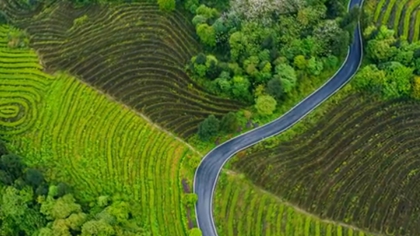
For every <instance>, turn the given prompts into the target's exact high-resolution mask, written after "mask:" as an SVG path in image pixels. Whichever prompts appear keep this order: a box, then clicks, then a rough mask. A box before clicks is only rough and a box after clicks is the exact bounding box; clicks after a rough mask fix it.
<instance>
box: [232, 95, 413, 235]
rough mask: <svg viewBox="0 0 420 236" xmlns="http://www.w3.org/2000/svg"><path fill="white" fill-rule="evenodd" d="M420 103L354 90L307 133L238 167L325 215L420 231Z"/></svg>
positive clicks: (365, 225) (401, 231) (397, 231)
mask: <svg viewBox="0 0 420 236" xmlns="http://www.w3.org/2000/svg"><path fill="white" fill-rule="evenodd" d="M419 108H420V104H419V102H415V101H411V102H408V101H390V102H373V101H372V98H368V99H361V98H360V97H357V96H351V97H349V98H347V99H346V100H345V101H343V102H341V103H340V105H339V106H337V107H336V108H334V109H332V110H331V111H330V112H329V113H328V114H330V115H328V116H327V117H325V118H324V119H323V120H322V121H321V122H319V123H318V124H316V126H315V127H313V128H312V129H311V130H309V131H308V132H306V133H305V134H304V135H301V136H300V137H299V138H296V139H295V140H293V141H291V142H283V143H280V145H275V146H274V147H273V144H270V141H267V142H265V143H264V144H263V145H262V146H261V145H260V149H259V150H257V149H255V148H254V150H251V151H249V152H248V153H247V154H246V155H244V156H242V157H238V158H237V159H236V162H235V163H234V165H233V166H234V168H235V169H236V170H238V171H240V172H242V173H245V175H246V176H247V178H249V179H250V180H251V181H252V182H254V183H255V184H257V185H258V186H261V187H262V188H263V189H265V190H267V191H269V192H271V193H273V194H275V195H277V196H279V197H281V198H282V199H285V200H286V201H288V202H291V203H293V204H296V205H297V206H299V207H301V208H302V209H304V210H306V211H308V212H313V213H314V214H316V215H319V216H320V217H322V218H328V219H331V220H335V221H340V222H345V223H348V224H352V225H355V226H356V227H359V228H362V229H365V230H368V231H370V232H377V233H382V234H387V235H389V234H392V235H419V234H420V214H419V213H420V212H419V209H420V206H419V202H420V201H419V200H420V196H419V193H420V191H419V185H418V184H417V183H418V181H419V178H420V173H419V171H418V170H419V168H420V163H419V160H420V159H419V156H418V150H417V147H418V145H417V140H418V137H420V136H419V134H420V133H418V121H419V119H418V110H419ZM261 147H264V149H265V150H262V149H261Z"/></svg>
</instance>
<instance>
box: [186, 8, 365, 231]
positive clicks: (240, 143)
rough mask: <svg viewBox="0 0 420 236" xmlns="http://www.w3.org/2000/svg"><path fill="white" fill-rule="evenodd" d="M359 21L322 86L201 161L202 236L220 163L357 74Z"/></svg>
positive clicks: (209, 223)
mask: <svg viewBox="0 0 420 236" xmlns="http://www.w3.org/2000/svg"><path fill="white" fill-rule="evenodd" d="M362 2H363V0H350V3H349V8H352V7H354V6H356V5H361V4H362ZM361 37H362V36H361V32H360V24H359V25H358V26H357V28H356V32H355V34H354V40H353V43H352V45H350V47H349V52H348V54H347V58H346V60H345V62H344V63H343V65H342V66H341V68H340V69H339V70H338V71H337V73H336V74H335V75H334V76H333V77H331V79H330V80H328V81H327V82H326V83H325V84H324V85H323V86H322V87H320V88H319V89H318V90H316V91H315V92H313V93H312V94H311V95H309V96H308V97H306V98H305V99H304V100H302V101H301V102H300V103H299V104H297V105H296V106H295V107H293V108H292V109H291V110H289V111H288V112H287V113H286V114H284V115H283V116H281V117H280V118H278V119H276V120H274V121H272V122H270V123H268V124H266V125H264V126H260V127H258V128H256V129H253V130H251V131H248V132H246V133H244V134H242V135H239V136H237V137H235V138H233V139H231V140H228V141H226V142H224V143H222V144H220V145H219V146H217V147H216V148H214V149H213V150H211V151H210V152H209V153H208V154H207V155H206V156H205V157H204V158H203V160H202V161H201V163H200V165H199V166H198V168H197V170H196V172H195V176H194V192H195V193H196V194H197V195H198V201H197V203H196V207H195V211H196V217H197V223H198V227H199V228H200V229H201V231H202V233H203V236H216V235H217V231H216V227H215V224H214V220H213V207H212V204H213V194H214V191H215V187H216V183H217V179H218V178H219V173H220V171H221V170H222V167H223V165H224V164H225V163H226V162H227V161H228V160H229V159H230V158H231V157H232V156H233V155H234V154H235V153H237V152H239V151H241V150H243V149H245V148H248V147H250V146H252V145H254V144H256V143H258V142H260V141H262V140H263V139H265V138H268V137H271V136H274V135H276V134H279V133H281V132H284V131H285V130H287V129H288V128H290V127H291V126H292V125H294V124H295V123H297V122H298V121H299V120H301V119H302V118H304V117H305V116H306V115H307V114H308V113H309V112H311V111H312V110H314V109H315V108H316V107H317V106H319V105H320V104H321V103H322V102H324V101H325V100H327V99H328V98H329V97H330V96H331V95H333V94H334V93H335V92H337V91H338V90H339V89H340V88H342V87H343V86H344V85H345V84H346V83H347V82H348V81H349V80H350V79H351V78H352V76H353V75H354V74H355V73H356V71H357V70H358V69H359V66H360V64H361V61H362V57H363V47H362V39H361Z"/></svg>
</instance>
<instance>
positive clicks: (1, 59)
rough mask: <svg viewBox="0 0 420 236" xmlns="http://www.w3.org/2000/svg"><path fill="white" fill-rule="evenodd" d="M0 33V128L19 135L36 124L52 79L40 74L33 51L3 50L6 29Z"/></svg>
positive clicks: (1, 29) (5, 132)
mask: <svg viewBox="0 0 420 236" xmlns="http://www.w3.org/2000/svg"><path fill="white" fill-rule="evenodd" d="M0 32H1V33H0V45H2V46H3V47H0V129H1V130H3V131H2V132H4V134H7V135H10V134H20V133H23V132H26V131H27V130H29V129H31V128H32V127H33V125H34V123H35V122H36V120H37V118H38V105H39V103H40V102H41V101H42V99H43V93H45V91H46V90H47V88H48V84H49V83H50V78H51V77H50V76H47V75H43V74H42V72H41V70H42V67H41V66H40V65H39V64H38V58H37V57H36V54H35V53H34V52H32V51H26V52H22V51H20V50H17V49H10V48H5V47H4V46H5V45H7V38H6V37H4V35H5V32H8V28H6V27H0ZM14 55H19V56H18V57H16V58H14V57H13V56H14Z"/></svg>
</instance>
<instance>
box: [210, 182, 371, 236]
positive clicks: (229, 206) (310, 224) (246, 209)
mask: <svg viewBox="0 0 420 236" xmlns="http://www.w3.org/2000/svg"><path fill="white" fill-rule="evenodd" d="M215 194H216V198H215V202H214V204H215V211H214V216H215V220H216V226H217V230H218V233H219V235H226V236H230V235H267V236H268V235H276V236H295V235H299V236H327V235H329V236H344V235H354V236H362V235H365V236H372V235H375V234H371V233H367V232H365V231H362V230H360V229H357V228H355V227H353V226H351V225H346V224H338V223H335V222H332V221H328V220H323V219H320V218H318V217H317V216H314V215H312V214H309V213H307V212H305V211H303V210H302V209H299V208H298V207H296V206H294V205H292V204H290V203H289V202H285V201H284V200H282V199H280V198H278V197H276V196H274V195H272V194H270V193H268V192H265V191H263V190H261V189H259V188H256V187H255V186H253V185H252V184H251V183H249V182H248V181H246V180H244V179H243V178H241V176H240V175H235V174H230V175H227V174H222V175H221V177H220V179H219V182H218V185H217V188H216V192H215Z"/></svg>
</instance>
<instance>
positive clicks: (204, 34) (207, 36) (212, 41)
mask: <svg viewBox="0 0 420 236" xmlns="http://www.w3.org/2000/svg"><path fill="white" fill-rule="evenodd" d="M196 33H197V35H198V37H200V40H201V42H203V43H204V44H206V45H208V46H211V47H214V46H215V45H216V32H215V31H214V28H213V27H212V26H210V25H208V24H207V23H204V24H198V25H197V28H196Z"/></svg>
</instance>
